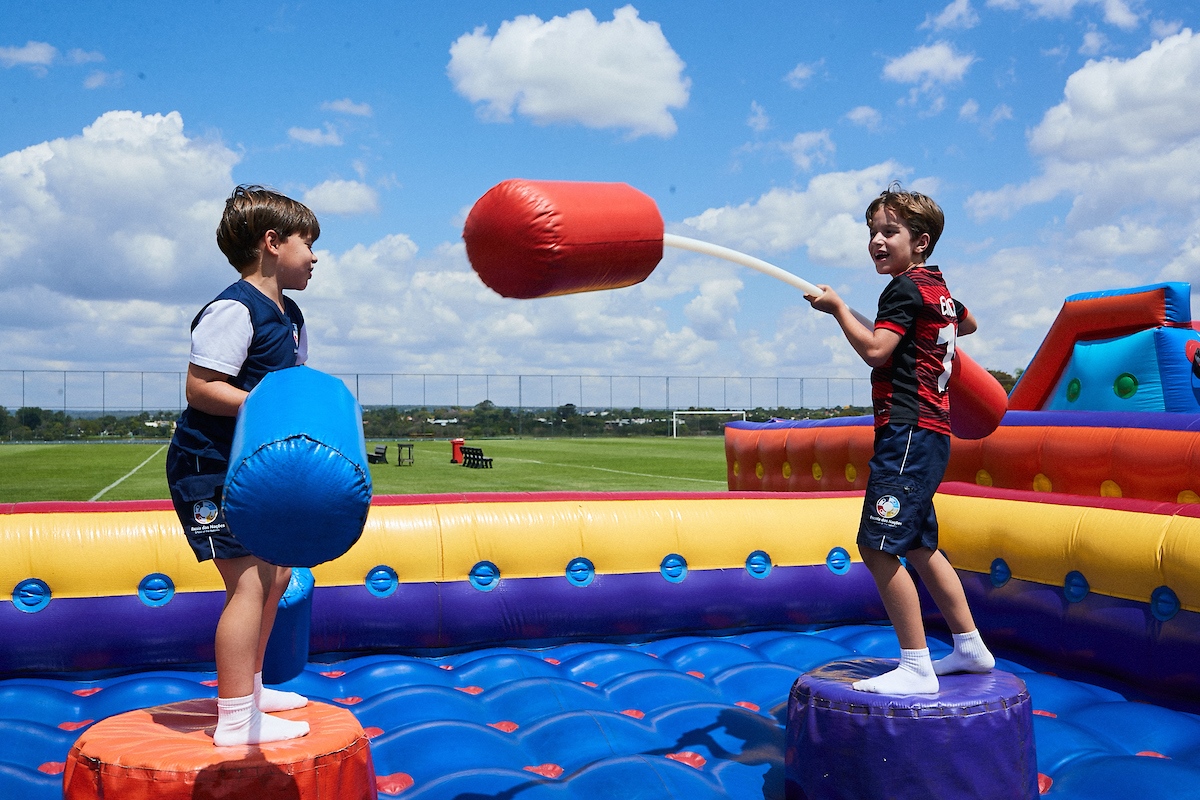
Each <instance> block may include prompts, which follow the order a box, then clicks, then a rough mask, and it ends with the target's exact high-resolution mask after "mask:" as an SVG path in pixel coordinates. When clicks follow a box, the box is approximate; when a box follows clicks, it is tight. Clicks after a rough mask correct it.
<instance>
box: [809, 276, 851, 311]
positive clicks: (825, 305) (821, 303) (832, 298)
mask: <svg viewBox="0 0 1200 800" xmlns="http://www.w3.org/2000/svg"><path fill="white" fill-rule="evenodd" d="M817 288H818V289H820V290H821V294H818V295H811V294H806V295H804V299H805V300H807V301H808V302H809V303H810V304H811V305H812V307H813V308H815V309H816V310H817V311H823V312H825V313H826V314H836V313H837V310H838V308H839V307H841V306H843V305H845V304H846V302H845V301H844V300H842V298H841V297H839V296H838V293H837V292H835V291H834V290H833V289H832V288H830V287H829V286H826V285H825V284H823V283H819V284H817Z"/></svg>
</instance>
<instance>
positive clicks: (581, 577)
mask: <svg viewBox="0 0 1200 800" xmlns="http://www.w3.org/2000/svg"><path fill="white" fill-rule="evenodd" d="M595 577H596V567H595V566H594V565H593V564H592V562H591V561H589V560H588V559H586V558H583V557H582V556H581V557H579V558H572V559H571V562H570V563H569V564H567V582H568V583H570V584H571V585H572V586H579V587H581V588H582V587H584V586H587V585H588V584H589V583H591V582H592V580H593V579H594V578H595Z"/></svg>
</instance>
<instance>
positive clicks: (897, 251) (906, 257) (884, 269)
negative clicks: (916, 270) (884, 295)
mask: <svg viewBox="0 0 1200 800" xmlns="http://www.w3.org/2000/svg"><path fill="white" fill-rule="evenodd" d="M869 229H870V231H871V238H870V240H869V241H868V242H867V250H868V252H870V254H871V260H872V261H873V262H875V271H876V272H878V273H879V274H880V275H890V276H892V277H893V278H894V277H896V276H897V275H902V274H904V273H905V272H907V271H908V270H910V269H912V268H913V267H915V266H917V265H918V264H924V263H925V251H926V250H928V249H929V234H927V233H922V234H921V235H920V236H918V237H916V238H915V239H914V238H913V235H912V230H911V229H910V228H909V227H908V224H907V223H906V222H905V221H904V220H903V218H901V217H900V215H899V214H897V213H896V212H895V211H893V210H892V209H890V208H888V207H887V206H881V207H880V208H879V209H878V210H876V212H875V213H874V214H873V215H872V216H871V222H870V224H869Z"/></svg>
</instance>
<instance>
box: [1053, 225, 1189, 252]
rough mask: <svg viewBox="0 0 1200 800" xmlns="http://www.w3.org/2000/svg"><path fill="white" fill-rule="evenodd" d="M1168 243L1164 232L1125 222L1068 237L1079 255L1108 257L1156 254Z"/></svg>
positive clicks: (1147, 226)
mask: <svg viewBox="0 0 1200 800" xmlns="http://www.w3.org/2000/svg"><path fill="white" fill-rule="evenodd" d="M1168 242H1169V238H1168V237H1167V235H1166V232H1165V231H1162V230H1160V229H1159V228H1155V227H1151V226H1149V225H1143V224H1141V223H1138V222H1136V221H1133V220H1128V219H1127V220H1124V221H1122V223H1121V224H1120V225H1099V226H1097V227H1095V228H1091V229H1089V230H1085V231H1080V232H1079V233H1077V234H1075V236H1074V237H1072V240H1071V246H1072V247H1074V248H1075V249H1076V250H1077V251H1078V252H1079V253H1081V254H1083V255H1090V256H1093V257H1097V258H1112V257H1122V256H1144V255H1150V254H1154V253H1159V252H1161V251H1162V249H1163V247H1164V246H1165V245H1166V244H1167V243H1168Z"/></svg>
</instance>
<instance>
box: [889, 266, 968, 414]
mask: <svg viewBox="0 0 1200 800" xmlns="http://www.w3.org/2000/svg"><path fill="white" fill-rule="evenodd" d="M965 315H966V309H965V308H964V307H963V305H962V304H961V303H959V302H958V301H957V300H955V299H954V298H952V297H951V296H950V290H949V289H947V288H946V282H945V281H944V280H943V279H942V273H941V271H940V270H938V268H937V267H935V266H924V265H923V266H918V267H913V268H912V269H909V270H908V271H907V272H905V273H904V274H902V275H897V276H896V277H895V278H892V281H891V283H889V284H888V285H887V288H886V289H884V290H883V294H881V295H880V296H879V313H878V314H877V315H876V317H875V327H876V328H886V329H887V330H890V331H894V332H895V333H896V334H898V335H899V336H900V342H899V343H898V344H897V345H896V349H895V350H894V351H893V352H892V355H891V358H889V359H888V360H887V362H886V363H885V364H883V365H882V366H879V367H876V368H875V369H873V370H871V402H872V405H873V406H874V409H875V427H877V428H878V427H880V426H882V425H886V424H888V423H889V422H896V423H905V424H910V425H916V426H917V427H919V428H925V429H928V430H932V431H937V432H938V433H946V434H948V433H950V395H949V393H948V392H947V391H946V387H947V385H948V384H949V382H950V369H951V360H952V359H953V358H954V346H955V339H956V337H957V336H958V321H959V320H960V319H961V318H962V317H964V316H965Z"/></svg>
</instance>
